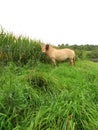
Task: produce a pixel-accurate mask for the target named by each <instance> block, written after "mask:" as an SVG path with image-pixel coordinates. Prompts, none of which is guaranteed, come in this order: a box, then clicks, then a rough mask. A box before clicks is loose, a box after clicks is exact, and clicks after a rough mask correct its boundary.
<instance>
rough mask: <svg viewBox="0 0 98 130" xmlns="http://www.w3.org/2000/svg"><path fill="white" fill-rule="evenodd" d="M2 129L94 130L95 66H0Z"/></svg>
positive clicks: (97, 110) (97, 121) (97, 114)
mask: <svg viewBox="0 0 98 130" xmlns="http://www.w3.org/2000/svg"><path fill="white" fill-rule="evenodd" d="M0 71H1V72H0V95H1V96H0V122H1V124H0V129H1V130H3V129H4V130H6V129H7V130H11V129H14V130H97V129H98V63H92V62H89V61H77V62H76V65H75V66H74V67H71V66H69V65H68V63H61V64H60V65H59V66H58V67H51V65H49V64H42V63H37V65H36V66H35V67H28V66H24V67H17V66H15V65H14V64H12V63H11V64H9V65H8V66H6V67H4V68H3V67H0Z"/></svg>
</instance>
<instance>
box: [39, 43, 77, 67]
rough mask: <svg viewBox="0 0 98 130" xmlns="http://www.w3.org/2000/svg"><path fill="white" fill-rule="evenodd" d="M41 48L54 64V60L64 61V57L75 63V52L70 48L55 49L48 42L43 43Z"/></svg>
mask: <svg viewBox="0 0 98 130" xmlns="http://www.w3.org/2000/svg"><path fill="white" fill-rule="evenodd" d="M41 48H42V52H44V53H46V54H47V55H48V57H49V58H50V59H51V60H52V62H53V63H54V65H56V60H57V61H64V60H66V59H69V61H70V64H71V65H73V64H75V52H74V51H73V50H71V49H68V48H65V49H56V48H53V47H52V46H50V45H48V44H46V45H44V44H43V45H42V46H41Z"/></svg>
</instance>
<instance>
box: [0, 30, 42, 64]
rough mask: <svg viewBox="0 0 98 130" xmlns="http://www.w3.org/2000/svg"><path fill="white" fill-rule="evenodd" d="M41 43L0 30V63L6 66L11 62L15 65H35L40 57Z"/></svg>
mask: <svg viewBox="0 0 98 130" xmlns="http://www.w3.org/2000/svg"><path fill="white" fill-rule="evenodd" d="M40 44H41V42H40V41H34V40H31V39H29V38H26V37H23V36H19V37H15V36H14V35H13V34H12V33H8V32H5V31H4V29H1V30H0V61H2V62H3V63H5V64H7V63H8V62H9V61H13V62H15V63H17V64H19V63H20V64H27V63H28V62H31V61H32V62H33V63H36V61H38V60H40V57H41V47H40Z"/></svg>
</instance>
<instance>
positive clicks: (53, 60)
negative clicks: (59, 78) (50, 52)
mask: <svg viewBox="0 0 98 130" xmlns="http://www.w3.org/2000/svg"><path fill="white" fill-rule="evenodd" d="M51 60H52V63H53V64H54V65H55V66H56V60H55V59H54V58H52V59H51Z"/></svg>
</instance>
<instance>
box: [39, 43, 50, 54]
mask: <svg viewBox="0 0 98 130" xmlns="http://www.w3.org/2000/svg"><path fill="white" fill-rule="evenodd" d="M41 49H42V52H43V53H45V52H46V51H48V50H49V44H46V45H45V44H43V45H42V46H41Z"/></svg>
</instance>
